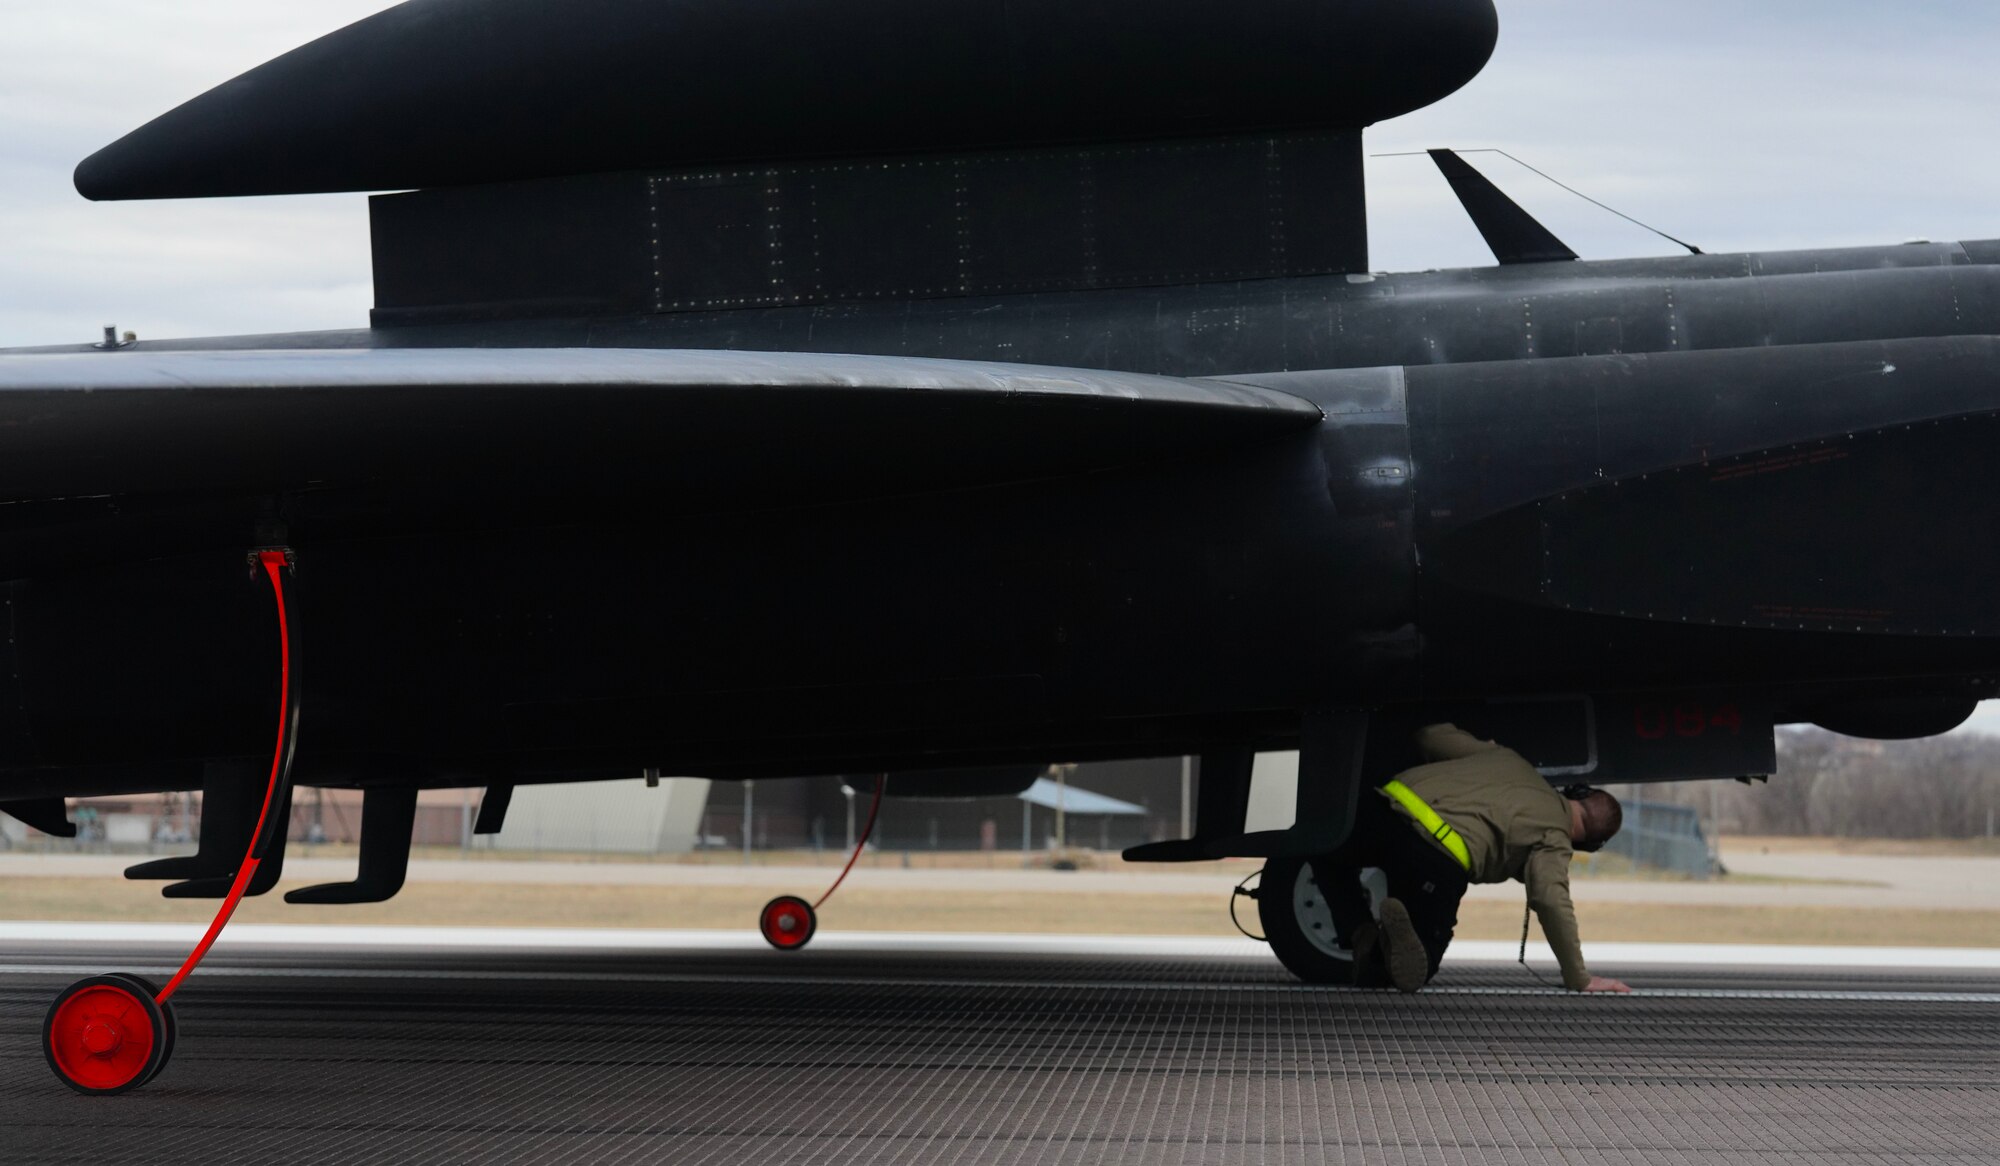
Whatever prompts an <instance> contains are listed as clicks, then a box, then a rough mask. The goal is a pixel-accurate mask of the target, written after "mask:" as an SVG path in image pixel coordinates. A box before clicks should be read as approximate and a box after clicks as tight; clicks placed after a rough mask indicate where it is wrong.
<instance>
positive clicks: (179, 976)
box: [153, 550, 874, 1004]
mask: <svg viewBox="0 0 2000 1166" xmlns="http://www.w3.org/2000/svg"><path fill="white" fill-rule="evenodd" d="M288 554H289V552H286V551H282V550H270V551H259V552H257V562H258V563H260V564H261V565H262V566H263V568H264V574H265V575H266V576H267V577H268V578H269V579H270V580H271V594H272V595H273V596H274V597H276V599H277V601H278V745H277V748H276V749H274V750H273V751H272V753H271V781H270V784H269V785H267V786H265V787H264V806H263V808H262V809H261V810H259V811H258V812H257V825H256V827H255V828H253V829H252V830H251V831H250V849H249V850H248V851H246V852H245V853H244V855H243V865H242V866H241V867H239V868H237V871H236V881H235V882H233V883H231V884H230V886H229V894H228V895H227V896H225V897H224V898H223V900H222V909H221V910H219V911H217V912H216V913H215V922H213V923H211V924H209V925H208V934H206V935H204V936H202V937H201V942H200V943H198V944H196V945H195V948H194V951H193V952H191V953H189V955H188V957H187V962H186V963H184V964H182V965H181V970H180V971H178V972H175V973H174V978H173V979H171V980H168V981H167V986H166V987H164V988H162V989H160V994H159V995H158V996H155V997H154V998H153V999H154V1000H155V1001H157V1002H158V1003H161V1004H165V1003H166V1002H167V998H168V997H170V996H172V995H173V994H174V992H175V990H176V989H178V988H179V987H180V986H181V981H182V980H185V979H187V978H188V973H190V972H192V971H194V969H195V966H196V965H198V964H200V963H201V959H202V957H203V956H205V955H207V954H208V949H209V948H210V947H212V946H214V944H215V940H216V937H217V936H219V935H221V934H222V929H223V928H224V927H226V926H228V924H229V917H230V916H231V915H234V914H236V905H237V904H238V903H241V902H242V901H243V892H244V891H245V890H246V889H247V888H248V887H249V886H250V880H251V878H252V877H253V876H255V875H256V873H257V864H258V863H259V862H261V861H262V858H261V857H260V856H259V855H258V853H257V849H258V848H257V843H258V841H259V840H260V839H262V838H263V836H264V821H265V819H266V818H268V817H270V815H271V809H272V807H273V806H274V805H276V804H277V801H278V788H279V785H280V779H281V778H282V777H283V776H284V772H285V768H286V761H287V756H286V755H287V754H288V753H289V752H290V750H289V749H288V748H287V745H288V744H289V742H288V740H287V736H288V734H289V733H290V732H291V709H292V630H291V627H290V625H289V624H288V623H287V622H286V620H285V581H284V570H285V566H286V559H287V556H288ZM869 821H870V824H871V825H872V824H873V821H874V819H873V818H872V817H871V818H870V819H869Z"/></svg>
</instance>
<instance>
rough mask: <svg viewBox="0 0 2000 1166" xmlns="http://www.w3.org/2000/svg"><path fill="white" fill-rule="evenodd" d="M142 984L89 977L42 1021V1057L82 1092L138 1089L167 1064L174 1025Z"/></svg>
mask: <svg viewBox="0 0 2000 1166" xmlns="http://www.w3.org/2000/svg"><path fill="white" fill-rule="evenodd" d="M143 984H144V981H137V982H135V978H134V977H129V976H122V975H105V976H89V977H86V978H84V979H81V980H78V981H77V982H76V983H74V984H71V985H70V986H69V987H67V988H65V989H63V991H62V994H61V995H59V996H57V997H56V999H55V1003H53V1004H51V1005H49V1013H48V1016H47V1017H46V1018H45V1019H44V1020H43V1021H42V1055H43V1056H44V1057H46V1058H47V1059H48V1062H49V1069H50V1070H51V1071H53V1072H54V1073H55V1075H56V1076H57V1078H59V1079H60V1080H61V1081H62V1083H63V1084H65V1085H67V1086H69V1087H70V1088H71V1089H74V1090H76V1091H77V1092H78V1093H95V1094H110V1093H123V1092H125V1091H126V1090H128V1089H136V1088H138V1087H139V1086H141V1085H144V1084H145V1083H146V1082H147V1081H149V1080H151V1079H152V1077H153V1075H154V1074H156V1073H158V1072H159V1071H160V1066H162V1065H164V1064H165V1063H166V1060H167V1052H168V1046H169V1043H170V1040H171V1037H170V1036H169V1033H170V1032H171V1026H170V1023H169V1021H168V1019H167V1014H166V1012H165V1011H164V1010H163V1009H162V1008H161V1007H160V1006H159V1005H158V1004H156V1003H154V1002H153V993H151V992H149V991H146V990H145V988H144V987H143Z"/></svg>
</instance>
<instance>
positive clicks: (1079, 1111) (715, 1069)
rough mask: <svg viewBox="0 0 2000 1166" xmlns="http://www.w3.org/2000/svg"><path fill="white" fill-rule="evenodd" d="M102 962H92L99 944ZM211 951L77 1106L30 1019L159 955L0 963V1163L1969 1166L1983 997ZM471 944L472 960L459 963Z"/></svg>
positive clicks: (452, 953) (1726, 985)
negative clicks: (157, 1029)
mask: <svg viewBox="0 0 2000 1166" xmlns="http://www.w3.org/2000/svg"><path fill="white" fill-rule="evenodd" d="M105 934H112V933H108V932H107V933H105ZM437 939H438V940H439V941H441V942H442V943H445V944H450V945H452V946H438V947H430V948H426V947H420V946H416V945H413V944H410V943H404V944H403V945H401V946H397V947H383V946H369V945H367V944H365V943H359V942H343V943H339V944H330V943H322V944H320V945H317V946H308V945H300V944H292V943H279V942H262V943H249V944H243V943H238V944H230V943H229V942H228V941H225V945H224V946H222V947H219V948H218V949H217V951H216V953H215V954H214V955H212V956H211V957H210V962H209V963H208V964H206V965H204V966H203V968H202V970H201V971H200V972H198V973H197V974H196V975H195V977H194V978H193V979H191V980H190V981H189V983H188V986H187V987H186V988H185V989H184V990H183V991H182V993H181V994H180V995H179V996H178V997H177V998H176V1002H175V1003H176V1007H177V1009H178V1011H179V1022H180V1040H179V1045H178V1049H177V1051H176V1054H175V1057H174V1060H173V1062H172V1063H171V1064H170V1065H168V1066H167V1068H166V1069H165V1070H164V1071H163V1072H162V1073H161V1074H160V1076H159V1077H158V1078H157V1079H156V1080H154V1081H153V1082H152V1083H151V1084H150V1085H149V1086H147V1087H146V1088H144V1089H142V1090H139V1091H137V1092H134V1093H130V1094H126V1095H123V1096H118V1097H107V1098H98V1097H81V1096H77V1095H75V1094H73V1093H71V1092H70V1091H69V1090H68V1089H66V1088H64V1087H63V1086H62V1085H60V1084H59V1083H58V1082H57V1081H56V1079H55V1078H54V1077H53V1075H51V1073H50V1071H49V1069H48V1068H47V1066H46V1065H45V1063H44V1061H43V1058H42V1053H41V1050H40V1043H39V1040H40V1028H41V1022H42V1017H43V1014H44V1012H45V1011H46V1009H47V1007H48V1004H49V1001H50V1000H51V999H52V998H53V996H54V994H55V993H56V992H57V991H58V990H59V989H60V988H61V987H62V986H63V985H65V984H66V983H68V982H69V981H70V980H72V979H74V978H76V977H78V976H80V975H83V974H87V973H90V972H96V971H104V970H112V969H118V970H126V971H136V972H140V973H141V974H146V975H150V976H153V977H155V978H156V979H159V978H164V975H165V974H166V973H167V972H169V971H171V969H172V967H173V966H174V965H175V964H176V963H178V960H179V957H180V955H181V954H182V953H184V952H185V950H186V949H185V947H184V946H179V945H174V944H169V943H164V942H156V941H147V942H134V941H132V940H129V939H127V940H122V941H117V942H111V941H107V940H103V939H99V940H97V941H94V942H85V941H79V940H77V939H76V938H75V937H74V936H72V937H68V938H65V939H61V940H51V939H42V940H33V939H23V938H21V937H20V936H19V935H18V934H16V935H13V936H9V937H7V938H6V939H5V940H4V946H0V1123H4V1125H0V1161H5V1162H8V1163H15V1162H20V1163H43V1162H47V1163H67V1162H77V1163H83V1162H88V1163H91V1164H93V1166H95V1164H101V1163H121V1162H147V1163H174V1162H202V1163H225V1162H252V1161H255V1162H271V1161H278V1162H288V1163H312V1162H343V1163H345V1162H374V1161H382V1162H387V1161H394V1162H404V1163H422V1162H463V1161H509V1162H591V1163H650V1162H660V1163H666V1162H672V1163H677V1164H692V1163H724V1162H756V1163H780V1162H802V1163H803V1162H815V1163H822V1162H824V1163H830V1162H848V1161H868V1162H909V1163H974V1162H978V1163H986V1162H1010V1163H1011V1162H1020V1163H1029V1162H1033V1163H1042V1162H1078V1163H1084V1162H1090V1163H1096V1162H1107V1163H1181V1162H1187V1163H1196V1162H1199V1163H1223V1162H1232V1163H1233V1162H1260V1163H1266V1162H1268V1163H1293V1162H1298V1163H1307V1162H1311V1163H1319V1162H1393V1163H1405V1162H1407V1163H1430V1162H1439V1163H1515V1162H1520V1163H1542V1162H1563V1163H1625V1162H1630V1163H1672V1162H1704V1163H1766V1162H1771V1163H1776V1162H1787V1163H1807V1162H1812V1163H1829V1162H1831V1163H1841V1162H1904V1161H1907V1162H1916V1161H1924V1162H1965V1163H1973V1162H1979V1163H1990V1162H1994V1161H1996V1160H2000V1056H1996V1049H2000V971H1996V970H1994V969H1993V968H1991V967H1984V968H1982V967H1958V968H1944V967H1930V968H1911V969H1896V968H1868V969H1851V968H1850V969H1839V968H1825V969H1814V968H1803V967H1796V966H1793V967H1733V968H1713V967H1711V968H1698V967H1692V966H1689V965H1688V964H1686V963H1681V964H1677V965H1671V966H1669V965H1657V966H1652V967H1648V966H1644V965H1641V964H1616V963H1611V962H1605V963H1604V964H1603V966H1601V967H1599V968H1597V970H1599V971H1601V972H1604V973H1606V974H1612V975H1618V976H1621V977H1622V978H1625V979H1627V980H1630V981H1631V982H1632V983H1633V984H1634V985H1636V986H1638V987H1640V988H1641V989H1642V990H1641V991H1640V992H1639V993H1637V994H1635V995H1633V996H1631V997H1626V998H1611V997H1579V996H1575V995H1571V994H1567V993H1561V992H1557V991H1551V990H1547V989H1544V988H1542V987H1540V986H1538V985H1537V984H1536V982H1535V981H1534V980H1533V979H1532V978H1530V975H1529V973H1527V972H1525V971H1524V970H1522V969H1521V968H1519V967H1516V966H1512V965H1508V964H1498V963H1478V962H1457V963H1448V964H1447V966H1446V969H1445V971H1444V973H1443V974H1442V975H1441V976H1440V977H1439V980H1438V982H1437V984H1436V985H1434V987H1433V988H1432V989H1431V990H1427V991H1426V992H1424V993H1422V994H1420V995H1417V996H1410V997H1404V996H1398V995H1396V994H1394V993H1384V992H1360V991H1354V990H1348V989H1321V988H1307V987H1303V986H1300V985H1298V984H1296V983H1295V982H1293V981H1292V980H1291V979H1290V978H1289V976H1288V975H1287V974H1286V973H1285V972H1284V971H1283V970H1282V969H1281V968H1279V967H1278V966H1277V964H1276V963H1275V961H1272V960H1270V959H1269V958H1268V957H1260V956H1258V955H1257V954H1256V953H1255V951H1254V950H1253V949H1247V948H1246V947H1245V946H1244V945H1242V944H1238V943H1233V942H1230V943H1204V942H1201V941H1170V940H1162V941H1156V942H1132V941H1125V942H1119V943H1107V944H1106V945H1105V947H1104V948H1103V949H1102V950H1100V951H1097V952H1090V951H1088V950H1087V949H1085V948H1084V947H1083V945H1082V944H1081V943H1080V942H1079V941H1078V940H1077V939H1076V938H1075V937H1070V938H1068V939H1065V940H1061V941H1046V942H1044V941H1039V940H1034V939H1028V938H1023V937H1013V938H991V939H980V940H972V939H969V938H968V939H964V940H962V941H960V942H955V943H954V942H940V943H938V944H933V945H929V946H926V944H925V943H924V941H923V940H922V939H920V938H908V937H906V938H900V939H897V938H888V937H876V938H874V939H872V940H865V941H863V940H856V939H853V938H852V937H841V936H822V937H821V939H819V940H817V941H816V942H815V945H814V946H813V947H812V948H811V949H808V950H807V951H804V952H797V953H783V954H781V953H777V952H771V951H766V950H757V949H756V948H754V947H752V946H750V945H749V944H748V943H745V942H742V941H741V940H740V939H739V940H735V941H723V940H719V939H716V938H715V937H713V936H701V935H695V936H691V937H689V938H688V939H687V940H686V941H685V942H680V943H677V944H668V945H665V946H655V947H653V948H651V949H646V950H630V949H628V950H620V949H618V948H617V947H616V946H615V945H613V944H611V943H610V942H609V941H606V942H604V943H601V944H599V945H598V946H593V947H589V948H585V949H582V950H571V951H564V950H560V949H554V948H550V947H535V948H531V947H526V946H514V947H511V948H506V949H494V948H490V947H481V946H474V945H472V943H471V942H470V941H464V940H462V939H454V938H452V937H450V936H448V935H444V934H439V935H438V936H437ZM481 942H484V941H483V940H482V941H481Z"/></svg>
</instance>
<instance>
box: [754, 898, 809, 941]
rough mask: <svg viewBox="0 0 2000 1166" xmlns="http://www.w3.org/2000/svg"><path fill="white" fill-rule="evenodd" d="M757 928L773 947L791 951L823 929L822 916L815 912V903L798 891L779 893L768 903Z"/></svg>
mask: <svg viewBox="0 0 2000 1166" xmlns="http://www.w3.org/2000/svg"><path fill="white" fill-rule="evenodd" d="M757 929H758V930H759V931H762V932H763V933H764V941H765V942H766V943H769V944H770V945H771V946H772V947H775V948H777V949H778V950H779V951H791V950H792V949H793V948H799V947H804V946H805V945H806V944H807V943H809V942H811V941H812V937H813V932H815V931H817V930H819V916H818V915H816V914H814V913H813V909H812V904H811V903H808V902H806V901H805V900H804V899H801V898H799V897H798V896H797V895H779V896H778V897H777V898H775V899H773V900H771V901H770V902H768V903H766V904H764V913H763V914H762V915H760V916H758V917H757Z"/></svg>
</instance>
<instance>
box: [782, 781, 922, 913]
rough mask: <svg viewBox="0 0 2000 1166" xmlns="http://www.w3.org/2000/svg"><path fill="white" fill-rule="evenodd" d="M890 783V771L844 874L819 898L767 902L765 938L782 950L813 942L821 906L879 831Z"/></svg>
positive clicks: (842, 870)
mask: <svg viewBox="0 0 2000 1166" xmlns="http://www.w3.org/2000/svg"><path fill="white" fill-rule="evenodd" d="M888 784H889V775H888V774H883V775H882V776H880V777H878V778H876V779H875V799H874V800H873V801H872V802H870V803H869V805H868V825H866V826H864V827H862V829H861V838H860V840H859V841H857V842H855V844H854V853H853V854H850V855H848V856H847V865H846V866H843V867H841V868H840V877H839V878H837V879H835V880H833V885H832V886H830V887H828V888H827V889H826V894H824V895H821V896H820V897H819V902H817V903H808V902H806V901H805V900H804V899H801V898H799V897H798V896H797V895H779V896H778V897H777V898H775V899H773V900H771V901H770V902H768V903H766V904H764V910H763V911H762V912H760V913H759V914H758V916H757V930H758V932H759V933H761V934H762V935H763V936H764V942H765V943H768V944H770V945H771V946H772V947H775V948H777V949H778V950H779V951H797V950H799V949H800V948H802V947H804V946H805V945H806V944H808V943H811V942H812V937H813V935H814V934H815V933H816V932H818V931H819V908H820V906H821V904H823V903H825V902H826V901H827V900H828V899H831V898H833V893H834V892H835V891H837V890H839V889H840V884H841V883H843V882H846V881H847V872H848V871H851V870H853V869H854V860H855V859H857V858H860V857H861V850H862V848H863V847H865V846H867V845H868V836H869V835H870V834H873V833H874V832H875V817H876V815H878V814H880V813H881V812H882V788H883V787H884V786H886V785H888Z"/></svg>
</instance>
